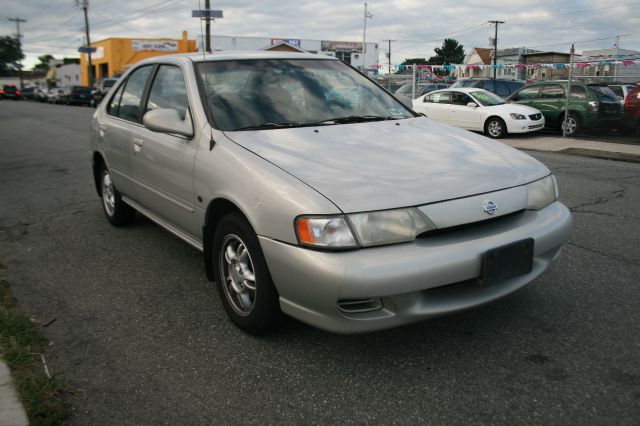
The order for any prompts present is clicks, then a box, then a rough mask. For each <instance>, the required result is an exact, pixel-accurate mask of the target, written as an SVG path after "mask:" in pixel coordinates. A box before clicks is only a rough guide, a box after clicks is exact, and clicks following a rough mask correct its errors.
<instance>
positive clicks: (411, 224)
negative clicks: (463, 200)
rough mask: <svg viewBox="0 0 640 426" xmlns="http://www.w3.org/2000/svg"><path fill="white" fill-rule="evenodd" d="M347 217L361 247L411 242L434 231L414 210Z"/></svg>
mask: <svg viewBox="0 0 640 426" xmlns="http://www.w3.org/2000/svg"><path fill="white" fill-rule="evenodd" d="M347 217H348V218H349V220H350V221H351V224H352V225H353V229H354V230H355V232H356V235H357V237H358V240H359V241H360V245H361V246H362V247H370V246H378V245H383V244H394V243H402V242H407V241H413V240H415V238H416V235H419V234H421V233H423V232H425V231H429V230H431V229H435V226H434V225H433V223H431V221H430V220H429V219H428V218H427V217H426V216H425V215H424V214H423V213H422V212H421V211H420V210H418V209H416V208H408V209H398V210H384V211H376V212H368V213H354V214H350V215H348V216H347Z"/></svg>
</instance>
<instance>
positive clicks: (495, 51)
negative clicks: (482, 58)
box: [489, 21, 504, 80]
mask: <svg viewBox="0 0 640 426" xmlns="http://www.w3.org/2000/svg"><path fill="white" fill-rule="evenodd" d="M489 23H490V24H494V25H495V26H496V35H495V37H494V38H493V79H494V80H495V79H496V72H497V71H498V67H497V65H498V25H500V24H504V21H489Z"/></svg>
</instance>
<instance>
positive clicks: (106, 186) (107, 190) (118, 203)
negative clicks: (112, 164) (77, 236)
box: [100, 166, 136, 226]
mask: <svg viewBox="0 0 640 426" xmlns="http://www.w3.org/2000/svg"><path fill="white" fill-rule="evenodd" d="M100 198H101V199H102V210H103V211H104V214H105V216H107V220H108V221H109V223H111V224H112V225H113V226H125V225H128V224H129V223H131V221H132V220H133V218H134V216H135V214H136V212H135V210H133V208H131V207H130V206H129V205H128V204H126V203H125V202H124V201H122V197H121V196H120V193H119V192H118V191H117V190H116V188H115V186H113V180H111V174H110V173H109V170H108V169H107V167H106V166H102V170H101V172H100Z"/></svg>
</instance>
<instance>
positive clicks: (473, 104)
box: [467, 102, 478, 108]
mask: <svg viewBox="0 0 640 426" xmlns="http://www.w3.org/2000/svg"><path fill="white" fill-rule="evenodd" d="M467 106H468V107H470V108H476V107H477V106H478V104H476V103H475V102H469V103H468V104H467Z"/></svg>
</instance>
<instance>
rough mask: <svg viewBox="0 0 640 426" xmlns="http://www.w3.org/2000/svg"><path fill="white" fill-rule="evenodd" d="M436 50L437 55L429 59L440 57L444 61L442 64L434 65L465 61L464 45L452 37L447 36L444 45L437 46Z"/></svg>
mask: <svg viewBox="0 0 640 426" xmlns="http://www.w3.org/2000/svg"><path fill="white" fill-rule="evenodd" d="M433 51H434V52H436V56H432V57H431V58H429V60H432V59H433V60H434V61H435V60H437V59H436V58H440V59H439V60H440V61H442V62H441V63H440V64H434V65H449V64H461V63H462V62H464V47H463V46H462V45H461V44H460V43H458V41H457V40H454V39H452V38H445V39H444V42H443V43H442V47H436V48H435V49H433Z"/></svg>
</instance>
